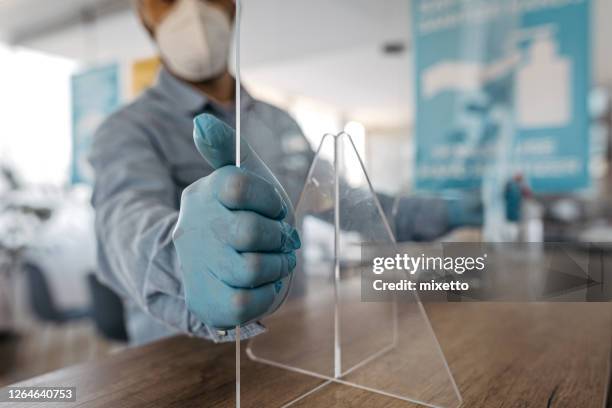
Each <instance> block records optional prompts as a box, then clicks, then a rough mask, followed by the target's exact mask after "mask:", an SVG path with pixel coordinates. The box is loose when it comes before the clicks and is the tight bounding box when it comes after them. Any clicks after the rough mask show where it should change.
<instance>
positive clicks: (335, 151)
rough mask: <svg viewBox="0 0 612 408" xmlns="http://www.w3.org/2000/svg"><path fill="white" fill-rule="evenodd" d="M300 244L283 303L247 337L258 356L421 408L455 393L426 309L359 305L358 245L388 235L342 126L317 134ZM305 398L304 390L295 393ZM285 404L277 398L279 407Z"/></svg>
mask: <svg viewBox="0 0 612 408" xmlns="http://www.w3.org/2000/svg"><path fill="white" fill-rule="evenodd" d="M296 223H297V225H299V226H300V230H301V233H302V238H303V244H304V245H303V247H302V249H301V250H300V253H299V256H300V259H299V262H298V265H300V267H299V270H297V271H296V272H295V273H294V280H293V285H292V289H291V292H290V294H289V297H288V299H287V301H286V303H285V304H284V305H283V306H282V307H281V309H280V310H278V311H277V312H276V313H275V314H274V315H272V316H270V317H269V318H267V319H266V320H265V322H264V324H265V325H266V326H267V328H268V331H267V333H265V334H262V335H260V336H257V337H255V338H254V339H252V340H251V341H250V343H249V347H248V349H247V354H248V355H249V357H250V358H251V359H253V360H255V361H257V362H262V363H266V364H269V365H272V366H275V367H279V368H284V369H287V370H291V371H292V372H296V373H301V374H306V375H309V376H312V377H315V378H319V379H322V380H327V382H324V383H323V384H327V383H330V382H335V383H341V384H345V385H349V386H353V387H357V388H360V389H363V390H367V391H370V392H374V393H378V394H383V395H386V396H389V397H394V398H398V399H402V400H405V401H410V402H413V403H417V404H421V405H424V406H430V407H439V408H453V407H458V406H459V405H461V397H460V395H459V391H458V389H457V387H456V385H455V382H454V379H453V377H452V374H451V373H450V370H449V368H448V366H447V364H446V360H445V358H444V355H443V354H442V351H441V349H440V347H439V344H438V341H437V339H436V337H435V335H434V333H433V330H432V328H431V326H430V324H429V320H428V318H427V316H426V314H425V311H424V309H423V307H422V305H421V303H420V301H419V300H418V298H417V295H416V294H414V293H409V294H408V295H407V296H410V299H405V300H404V301H390V302H362V300H361V273H362V268H364V267H366V268H367V267H368V263H367V262H365V261H364V260H362V259H361V246H362V244H387V245H389V244H391V245H393V243H394V238H393V234H392V232H391V229H390V227H389V224H388V222H387V219H386V217H385V215H384V213H383V211H382V208H381V206H380V204H379V201H378V199H377V197H376V194H375V193H374V190H373V189H372V186H371V184H370V181H369V179H368V176H367V174H366V171H365V167H364V165H363V162H362V161H361V158H360V156H359V154H358V152H357V149H356V148H355V145H354V144H353V141H352V139H351V137H350V136H349V135H347V134H346V133H341V134H339V135H326V136H324V138H323V140H322V142H321V145H320V146H319V149H318V150H317V154H316V157H315V159H314V161H313V163H312V166H311V168H310V171H309V173H308V178H307V180H306V185H305V187H304V191H303V193H302V195H301V198H300V201H299V203H298V205H297V208H296ZM304 398H309V396H308V395H306V396H302V397H300V398H299V399H300V400H303V399H304ZM288 405H290V404H286V405H285V406H288Z"/></svg>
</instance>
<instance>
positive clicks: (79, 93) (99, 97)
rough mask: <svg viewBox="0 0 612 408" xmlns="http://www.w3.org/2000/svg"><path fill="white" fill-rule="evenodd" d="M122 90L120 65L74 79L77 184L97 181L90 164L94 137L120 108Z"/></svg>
mask: <svg viewBox="0 0 612 408" xmlns="http://www.w3.org/2000/svg"><path fill="white" fill-rule="evenodd" d="M120 86H121V84H120V77H119V65H117V64H112V65H108V66H104V67H98V68H94V69H90V70H87V71H84V72H81V73H79V74H76V75H74V76H73V77H72V79H71V91H72V170H71V181H72V183H73V184H76V183H91V182H92V181H93V171H92V169H91V166H90V164H89V162H88V154H89V151H90V149H91V144H92V141H93V136H94V133H95V131H96V129H97V128H98V127H99V126H100V125H101V124H102V122H103V121H104V119H106V117H107V116H108V115H109V114H111V113H112V112H113V111H114V110H115V109H117V108H118V107H119V104H120Z"/></svg>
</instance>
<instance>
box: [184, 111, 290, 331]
mask: <svg viewBox="0 0 612 408" xmlns="http://www.w3.org/2000/svg"><path fill="white" fill-rule="evenodd" d="M194 126H195V129H194V140H195V144H196V147H197V149H198V151H199V152H200V154H201V155H202V157H203V158H204V159H205V160H206V161H207V162H208V163H209V164H210V165H211V166H212V167H213V168H215V169H216V170H215V171H214V172H213V173H211V174H210V175H209V176H207V177H204V178H202V179H200V180H198V181H196V182H195V183H193V184H191V185H190V186H189V187H187V188H186V189H185V190H184V191H183V195H182V197H181V208H180V214H179V219H178V223H177V225H176V228H175V230H174V233H173V241H174V245H175V247H176V250H177V253H178V258H179V261H180V264H181V268H182V272H183V282H184V287H185V298H186V302H187V306H188V308H189V310H190V311H191V312H193V313H194V314H195V315H196V316H197V317H198V318H199V319H200V320H201V321H202V322H204V323H205V324H206V325H208V326H209V327H214V328H216V329H229V328H232V327H234V326H236V325H239V324H246V323H249V322H252V321H255V320H257V319H259V318H261V317H263V316H265V315H267V314H269V313H272V312H273V311H274V310H276V309H277V308H278V307H279V306H280V304H281V303H282V302H283V300H284V299H285V297H286V295H287V292H288V290H289V283H290V276H291V272H292V271H293V269H294V268H295V266H296V256H295V250H296V249H298V248H299V247H300V245H301V244H300V238H299V235H298V233H297V231H296V230H295V229H294V228H293V227H292V226H291V225H290V224H288V223H287V222H285V221H284V220H291V219H292V217H293V209H292V207H291V202H290V200H289V198H288V197H287V195H286V193H285V192H284V190H283V188H282V186H281V185H280V184H279V183H278V181H277V180H276V179H275V178H274V176H273V175H272V173H271V172H270V170H269V169H268V168H267V167H266V166H265V164H264V163H263V162H262V161H261V160H260V159H259V157H257V155H256V154H255V152H254V151H252V150H251V148H250V146H249V145H248V144H247V143H246V142H245V141H244V140H243V141H242V142H241V156H242V157H241V166H242V167H241V168H240V169H239V168H237V167H235V133H234V130H233V129H231V128H230V127H229V126H227V125H226V124H224V123H223V122H221V121H219V120H218V119H216V118H215V117H213V116H211V115H200V116H198V117H196V118H195V120H194Z"/></svg>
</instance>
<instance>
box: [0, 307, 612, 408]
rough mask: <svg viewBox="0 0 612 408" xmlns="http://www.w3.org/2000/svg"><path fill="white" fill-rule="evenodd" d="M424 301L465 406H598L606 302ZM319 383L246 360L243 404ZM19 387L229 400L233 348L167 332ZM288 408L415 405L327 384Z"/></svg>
mask: <svg viewBox="0 0 612 408" xmlns="http://www.w3.org/2000/svg"><path fill="white" fill-rule="evenodd" d="M426 309H427V310H428V313H429V315H430V319H431V322H432V325H433V327H434V329H435V331H436V333H437V335H438V338H439V340H440V343H441V345H442V348H443V350H444V352H445V354H446V357H447V360H448V363H449V366H450V369H451V370H452V372H453V374H454V376H455V379H456V381H457V384H458V387H459V389H460V390H461V393H462V396H463V399H464V403H463V405H462V406H463V407H469V408H474V407H486V408H492V407H568V408H570V407H571V408H590V407H593V408H600V407H604V406H605V404H606V398H607V389H608V384H609V374H610V351H611V345H612V313H611V312H612V310H611V308H610V305H609V304H606V303H588V304H584V303H547V304H502V303H496V304H494V303H451V304H431V305H426ZM244 360H247V358H246V356H243V361H244ZM322 382H323V381H322V380H319V379H316V378H310V377H307V376H304V375H301V374H297V373H293V372H289V371H285V370H282V369H279V368H274V367H270V366H267V365H263V364H260V363H254V362H252V361H246V362H245V364H244V366H243V389H244V390H245V393H246V394H245V395H244V397H243V406H253V407H274V406H281V405H282V404H283V403H286V402H288V401H290V400H292V399H293V398H294V397H296V396H298V395H300V394H302V393H304V392H307V391H308V390H310V389H312V388H313V387H315V386H317V385H318V384H321V383H322ZM18 385H19V386H43V385H44V386H52V385H53V386H76V387H77V395H78V402H77V403H76V404H74V405H76V406H87V407H134V406H146V407H231V406H233V404H234V348H233V344H222V345H215V344H212V343H210V342H207V341H202V340H198V339H194V338H187V337H175V338H170V339H167V340H163V341H160V342H157V343H153V344H150V345H147V346H144V347H139V348H133V349H128V350H126V351H123V352H120V353H118V354H116V355H113V356H111V357H108V358H105V359H102V360H100V361H96V362H93V363H88V364H83V365H80V366H75V367H70V368H66V369H63V370H60V371H56V372H52V373H50V374H47V375H43V376H41V377H37V378H34V379H31V380H29V381H25V382H23V383H20V384H18ZM0 406H10V404H0ZM14 406H15V407H22V408H25V407H27V406H32V407H40V406H41V405H40V404H28V403H18V404H14ZM294 406H296V407H326V408H327V407H335V406H339V407H373V408H376V407H389V408H394V407H397V408H400V407H416V405H412V404H409V403H406V402H403V401H399V400H396V399H393V398H389V397H385V396H381V395H378V394H373V393H370V392H366V391H362V390H359V389H356V388H353V387H349V386H345V385H340V384H333V383H332V384H328V385H325V386H323V387H321V388H320V389H319V390H318V391H316V392H314V393H312V394H310V395H309V396H307V397H305V398H303V399H302V400H300V401H299V402H298V403H296V404H295V405H294Z"/></svg>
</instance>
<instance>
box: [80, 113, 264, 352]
mask: <svg viewBox="0 0 612 408" xmlns="http://www.w3.org/2000/svg"><path fill="white" fill-rule="evenodd" d="M122 115H123V116H122ZM126 115H127V114H125V113H122V112H119V113H118V114H115V116H113V117H111V118H110V119H109V120H107V122H106V123H105V124H103V125H102V127H101V128H100V129H99V130H98V132H97V133H96V135H95V138H94V144H93V146H92V153H91V155H90V162H91V164H92V166H93V168H94V171H95V186H94V194H93V198H92V203H93V206H94V208H95V210H96V221H95V224H96V235H97V239H98V250H99V254H98V257H99V261H100V268H99V269H100V270H99V275H100V279H101V281H102V282H104V283H105V284H107V285H109V286H110V287H111V288H112V289H113V290H115V291H116V292H117V293H118V294H120V295H121V296H122V297H124V298H128V299H130V300H131V301H133V302H135V303H136V305H137V306H138V307H139V308H140V309H142V310H143V311H145V312H146V313H148V314H149V315H151V316H152V317H154V318H156V319H157V320H159V321H161V322H163V323H165V324H166V325H168V326H169V327H170V328H172V329H174V330H179V331H181V332H184V333H188V334H191V335H195V336H198V337H204V338H208V339H211V340H213V341H217V342H219V341H231V340H233V339H234V333H233V331H227V332H217V331H215V330H214V329H212V328H208V327H207V326H206V325H204V324H202V322H200V321H199V320H198V319H197V318H196V317H195V316H194V315H193V314H192V313H190V312H189V310H188V309H187V305H186V303H185V295H184V289H183V284H182V278H181V273H180V266H179V262H178V259H177V255H176V251H175V249H174V245H173V243H172V230H173V229H174V226H175V224H176V222H177V218H178V207H179V199H180V198H179V197H180V192H179V191H177V189H178V188H177V186H176V185H175V183H174V182H173V180H172V177H171V174H170V171H169V168H168V166H167V165H166V164H165V162H164V159H163V157H162V155H161V154H159V152H158V150H157V149H156V146H155V145H154V144H153V143H152V142H151V139H149V137H148V134H147V128H146V126H144V125H139V124H138V122H137V121H136V120H135V119H131V118H129V117H126ZM263 330H264V329H263V327H262V326H261V325H259V324H257V323H255V324H251V325H249V326H248V327H246V328H245V329H244V330H242V331H241V335H242V337H249V336H253V335H256V334H258V333H260V332H262V331H263Z"/></svg>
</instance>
